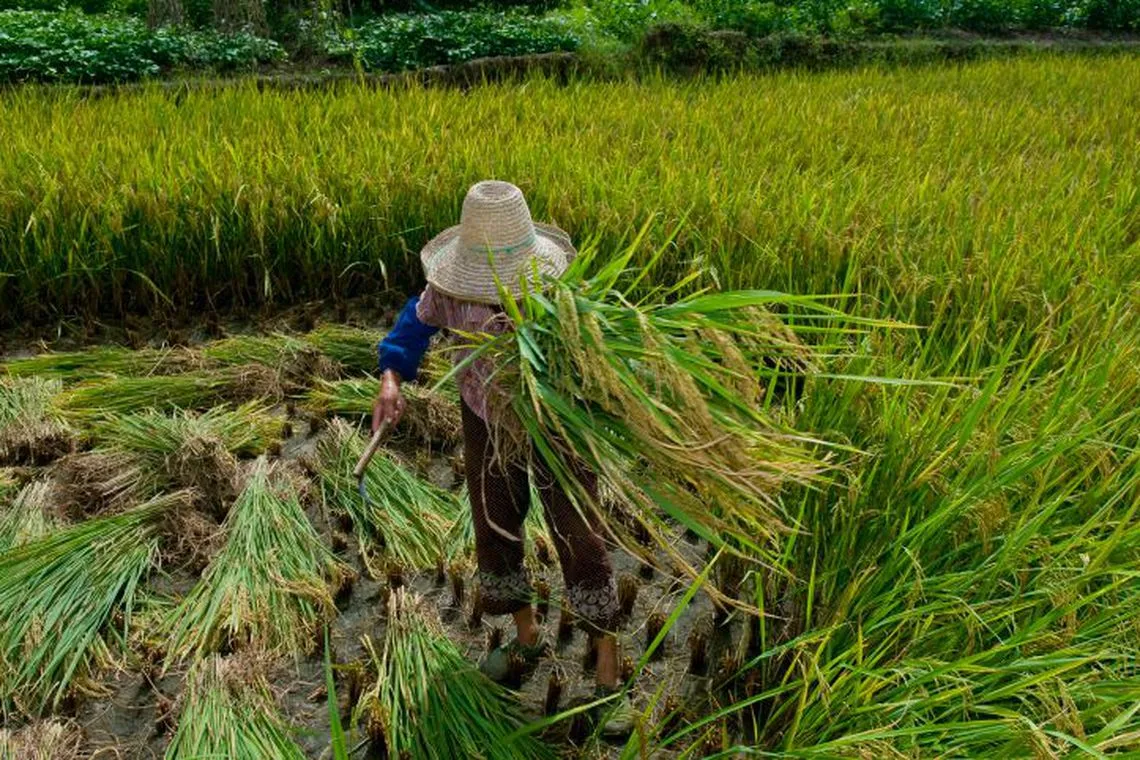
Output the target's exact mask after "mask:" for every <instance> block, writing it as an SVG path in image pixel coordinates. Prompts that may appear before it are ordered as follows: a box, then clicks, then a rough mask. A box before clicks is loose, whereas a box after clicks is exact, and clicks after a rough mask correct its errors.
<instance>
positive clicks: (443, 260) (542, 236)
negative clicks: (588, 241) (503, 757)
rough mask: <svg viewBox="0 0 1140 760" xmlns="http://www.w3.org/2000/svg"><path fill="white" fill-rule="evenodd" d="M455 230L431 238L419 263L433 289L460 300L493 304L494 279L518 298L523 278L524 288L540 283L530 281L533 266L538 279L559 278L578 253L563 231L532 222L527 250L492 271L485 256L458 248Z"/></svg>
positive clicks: (496, 290) (496, 291)
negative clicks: (525, 282)
mask: <svg viewBox="0 0 1140 760" xmlns="http://www.w3.org/2000/svg"><path fill="white" fill-rule="evenodd" d="M459 230H460V225H456V226H454V227H449V228H447V229H446V230H444V231H443V232H441V233H439V234H438V235H436V236H435V237H434V238H432V239H431V241H429V242H428V244H427V245H425V246H424V248H423V250H422V251H420V260H421V261H422V262H423V266H424V274H425V275H426V276H427V281H428V283H429V284H430V285H431V286H432V287H433V288H435V289H436V290H438V291H439V292H441V293H443V294H445V295H449V296H452V297H453V298H459V299H462V300H464V301H475V302H478V303H486V304H496V305H497V304H498V303H499V285H497V284H496V283H495V277H496V276H498V278H499V281H500V282H501V283H502V285H503V287H504V288H506V289H507V291H508V292H510V293H511V294H512V295H514V296H519V295H522V290H523V288H522V278H523V276H524V275H525V276H526V277H527V282H528V287H534V286H536V285H539V284H540V283H538V282H536V281H535V278H534V270H535V268H536V266H537V270H538V274H539V275H540V277H559V276H561V275H562V273H563V272H565V271H566V269H567V267H569V266H570V262H571V261H573V260H574V257H575V256H576V255H577V253H578V252H577V251H576V250H575V248H574V245H573V244H572V243H571V242H570V236H569V235H567V234H566V233H565V232H563V231H562V230H560V229H558V228H557V227H555V226H553V225H550V224H539V223H535V225H534V232H535V236H534V238H535V240H534V246H533V248H532V249H531V251H529V252H528V254H527V255H525V256H522V257H519V258H518V259H517V260H515V261H513V262H511V263H509V264H508V265H506V266H503V267H498V268H495V267H493V261H492V258H491V257H490V256H488V255H487V254H486V253H484V254H478V253H473V252H470V251H465V250H463V249H462V248H460V247H459ZM532 262H533V263H532Z"/></svg>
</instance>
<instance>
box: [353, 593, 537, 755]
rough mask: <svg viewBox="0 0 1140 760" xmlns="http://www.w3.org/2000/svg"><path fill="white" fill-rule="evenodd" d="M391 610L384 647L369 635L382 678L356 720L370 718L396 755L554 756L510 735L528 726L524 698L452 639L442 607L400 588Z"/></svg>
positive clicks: (393, 596) (392, 598)
mask: <svg viewBox="0 0 1140 760" xmlns="http://www.w3.org/2000/svg"><path fill="white" fill-rule="evenodd" d="M388 611H389V615H388V627H387V630H386V631H385V633H384V644H383V648H382V650H381V651H380V652H377V651H376V647H375V644H374V643H373V642H372V640H371V639H370V638H368V637H365V639H364V646H365V648H366V649H367V650H368V654H369V657H370V658H371V661H372V666H373V667H374V668H375V672H376V683H375V685H373V686H372V688H371V689H370V690H369V691H368V692H366V693H365V694H364V695H363V697H362V698H361V700H360V702H359V703H358V705H357V708H356V711H355V715H354V723H356V724H358V725H360V724H366V725H367V726H368V730H369V733H370V734H371V735H372V738H373V741H374V742H376V743H380V742H382V744H383V746H384V747H385V749H386V750H387V753H388V756H389V757H414V758H423V759H424V760H437V759H438V760H450V759H451V758H457V757H465V758H496V760H500V759H501V760H507V759H509V758H520V759H521V758H540V757H553V753H552V752H551V751H550V750H549V749H548V748H547V747H545V746H544V745H543V744H541V743H540V742H538V741H537V740H536V739H534V738H533V737H522V738H518V739H509V738H508V737H510V736H511V734H512V733H513V732H514V731H515V730H516V729H517V728H519V726H520V725H521V724H522V719H521V717H520V716H519V713H518V709H517V706H516V703H515V702H514V700H513V698H512V697H511V696H510V695H509V694H508V693H507V692H506V691H505V690H504V689H503V688H502V687H500V686H498V685H496V684H495V683H493V682H492V681H490V680H489V679H488V678H486V677H485V676H484V675H483V674H482V673H480V672H479V671H478V670H477V669H476V668H475V666H474V665H473V664H472V663H471V661H470V660H468V658H467V657H465V656H464V655H463V653H462V652H460V651H459V649H458V648H457V647H456V646H455V644H454V643H452V641H451V640H450V639H448V638H447V635H446V634H445V633H444V631H443V629H442V627H441V626H440V623H439V619H438V617H437V616H436V614H435V611H434V610H428V609H427V608H426V606H425V605H424V603H423V601H422V600H421V599H420V598H419V597H417V596H415V595H414V594H412V593H410V592H408V591H406V590H405V589H397V590H395V591H393V592H392V593H391V595H390V596H389V597H388Z"/></svg>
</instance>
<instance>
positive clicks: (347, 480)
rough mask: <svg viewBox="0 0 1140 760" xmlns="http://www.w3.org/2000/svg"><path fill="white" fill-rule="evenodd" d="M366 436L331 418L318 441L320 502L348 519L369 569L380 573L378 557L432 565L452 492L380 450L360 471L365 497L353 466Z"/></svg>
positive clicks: (449, 515) (452, 509)
mask: <svg viewBox="0 0 1140 760" xmlns="http://www.w3.org/2000/svg"><path fill="white" fill-rule="evenodd" d="M364 445H365V442H364V441H363V440H361V437H360V435H359V434H358V433H357V431H356V430H355V429H354V428H352V427H351V426H349V425H347V424H345V423H343V422H340V421H336V422H334V423H333V424H332V425H331V426H330V434H329V435H328V436H327V437H326V438H325V440H324V441H322V443H321V446H320V458H321V491H322V493H323V495H324V499H325V503H326V504H327V505H328V506H330V507H332V508H333V509H335V510H337V511H340V512H343V513H345V514H347V515H348V516H349V518H350V519H351V520H352V524H353V528H354V529H355V532H356V536H357V539H358V540H359V541H360V548H361V555H362V557H363V559H364V562H365V564H366V565H367V567H368V569H369V572H371V573H372V574H373V575H375V576H377V577H379V576H381V575H382V574H383V573H384V570H385V567H384V565H383V564H378V560H379V559H380V558H381V557H382V558H383V559H384V560H386V561H388V562H394V563H396V564H397V565H399V566H401V567H403V568H406V569H418V570H422V569H426V568H429V567H434V566H435V563H436V562H437V561H438V560H439V558H440V557H441V556H443V553H444V546H445V545H446V537H447V530H448V528H449V526H450V525H451V523H452V521H453V519H454V517H455V514H456V511H457V509H458V507H457V505H456V503H455V499H454V498H453V497H452V495H451V494H449V493H447V492H446V491H444V490H442V489H440V488H437V487H435V486H433V485H431V484H430V483H426V482H424V481H423V480H421V479H420V478H418V477H417V476H416V475H415V474H414V473H413V472H411V471H410V470H408V469H407V468H405V467H404V466H403V465H401V464H399V463H398V462H397V461H396V459H395V457H394V456H393V455H392V454H391V453H390V452H386V451H383V450H381V451H380V452H378V453H377V454H376V456H375V457H373V459H372V462H371V464H369V466H368V469H367V470H366V471H365V474H364V486H365V489H366V492H367V494H368V499H367V503H366V502H365V500H364V499H362V498H361V496H360V494H359V493H358V490H357V484H356V481H355V480H354V479H353V477H352V469H353V466H354V465H355V464H356V461H357V459H358V458H359V457H360V454H361V453H362V452H363V450H364Z"/></svg>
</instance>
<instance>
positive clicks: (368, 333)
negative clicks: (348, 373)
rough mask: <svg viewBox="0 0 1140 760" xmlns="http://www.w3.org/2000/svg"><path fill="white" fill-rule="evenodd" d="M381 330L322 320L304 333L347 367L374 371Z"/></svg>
mask: <svg viewBox="0 0 1140 760" xmlns="http://www.w3.org/2000/svg"><path fill="white" fill-rule="evenodd" d="M383 337H384V334H383V333H381V332H378V331H376V330H366V329H363V328H360V327H350V326H348V325H338V324H325V325H321V326H320V327H318V328H316V329H315V330H313V331H311V332H309V333H308V334H307V335H305V341H307V342H308V343H310V344H311V345H313V346H314V347H316V349H317V350H318V351H320V352H321V353H322V354H324V355H325V356H328V357H329V358H331V359H334V360H335V361H337V362H339V363H340V364H341V365H342V366H343V367H345V368H346V369H350V370H353V371H356V372H364V373H369V374H374V373H375V372H376V367H377V362H378V360H379V356H378V354H377V345H378V344H379V343H380V341H381V339H383Z"/></svg>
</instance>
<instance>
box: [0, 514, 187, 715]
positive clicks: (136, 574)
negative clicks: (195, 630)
mask: <svg viewBox="0 0 1140 760" xmlns="http://www.w3.org/2000/svg"><path fill="white" fill-rule="evenodd" d="M185 503H186V495H185V494H183V493H179V494H173V495H170V496H165V497H161V498H158V499H155V500H153V501H151V502H148V503H147V504H145V505H143V506H141V507H138V508H136V509H133V510H131V511H129V512H124V513H122V514H118V515H114V516H111V517H105V518H100V519H96V520H89V521H87V522H84V523H80V524H78V525H75V526H73V527H70V528H67V529H65V530H61V531H57V532H54V533H51V534H48V535H47V536H44V537H42V538H40V539H38V540H35V541H32V542H30V543H27V544H24V545H23V546H19V547H16V548H14V549H10V550H8V551H6V552H4V553H3V554H0V621H3V624H0V705H2V706H3V707H4V709H9V708H12V707H14V708H16V709H18V710H20V711H22V712H25V713H28V714H34V713H38V712H40V711H41V710H44V709H48V708H55V707H58V706H59V704H60V702H61V701H62V700H63V699H64V697H66V696H67V695H68V694H69V693H71V692H72V690H80V691H89V690H92V689H93V688H95V684H94V682H93V681H92V680H91V678H92V677H93V676H94V674H95V671H97V670H98V668H99V666H100V665H102V664H105V663H107V662H109V661H110V659H111V657H112V651H113V646H112V645H110V644H109V643H108V641H107V640H106V639H105V638H104V637H105V636H108V635H114V636H116V637H119V638H120V639H125V638H126V636H127V633H128V630H129V628H130V625H131V620H132V614H133V612H134V608H135V600H136V595H137V592H138V589H139V584H140V583H142V582H143V580H144V579H145V577H146V575H147V572H148V571H149V570H150V568H151V566H152V564H153V563H154V560H155V558H156V556H157V551H158V541H157V528H158V522H159V518H160V517H161V516H162V515H163V514H164V513H166V512H167V511H168V510H170V509H174V508H177V507H178V506H179V505H183V504H185ZM113 621H115V622H114V623H113ZM112 623H113V624H112Z"/></svg>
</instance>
